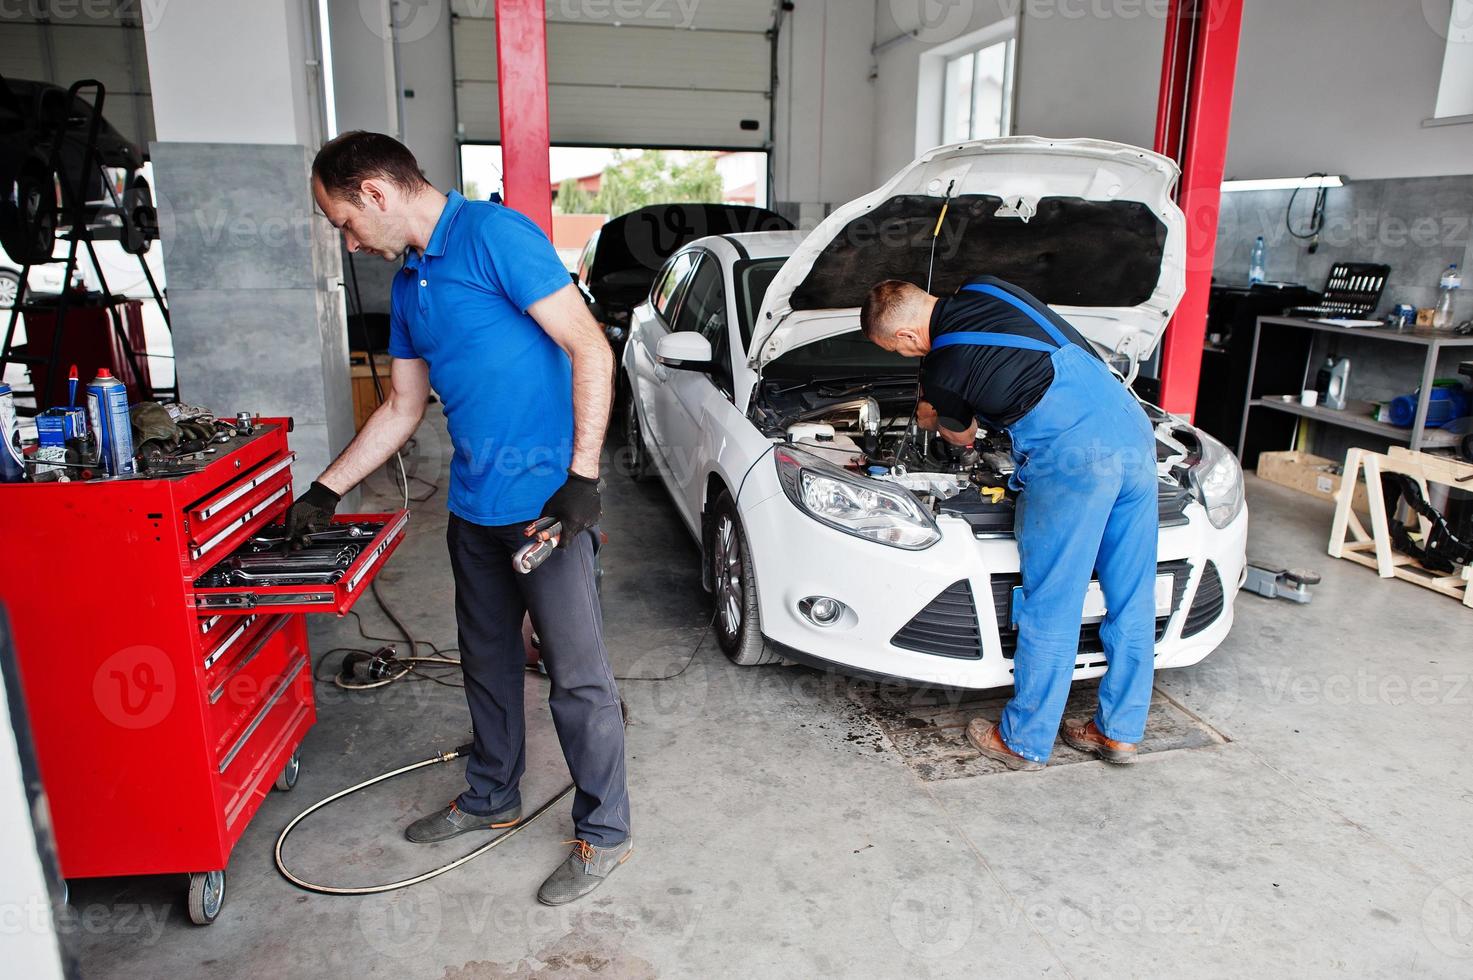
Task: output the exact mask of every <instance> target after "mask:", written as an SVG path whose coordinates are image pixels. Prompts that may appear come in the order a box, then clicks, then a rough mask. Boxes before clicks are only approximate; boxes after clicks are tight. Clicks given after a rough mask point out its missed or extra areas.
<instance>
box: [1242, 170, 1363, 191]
mask: <svg viewBox="0 0 1473 980" xmlns="http://www.w3.org/2000/svg"><path fill="white" fill-rule="evenodd" d="M1344 186H1345V178H1343V177H1341V176H1340V175H1338V174H1331V175H1330V176H1328V177H1325V176H1315V177H1264V178H1262V179H1260V180H1225V181H1223V182H1222V189H1223V192H1224V193H1229V192H1232V191H1292V190H1294V189H1296V188H1298V189H1300V190H1314V189H1315V188H1318V187H1344Z"/></svg>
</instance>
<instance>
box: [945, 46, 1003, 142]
mask: <svg viewBox="0 0 1473 980" xmlns="http://www.w3.org/2000/svg"><path fill="white" fill-rule="evenodd" d="M1013 44H1014V41H1013V39H1012V38H1007V39H1005V40H1001V41H995V42H993V43H991V44H987V45H984V46H982V47H979V48H973V49H972V50H970V51H963V52H962V53H960V54H955V55H952V56H950V57H948V58H947V59H946V69H945V71H944V72H943V80H942V85H943V89H942V96H941V141H942V142H943V143H959V142H962V141H963V140H980V139H990V138H992V137H994V136H1006V135H1008V134H1009V133H1011V132H1012V128H1013V119H1012V115H1013V112H1012V109H1013Z"/></svg>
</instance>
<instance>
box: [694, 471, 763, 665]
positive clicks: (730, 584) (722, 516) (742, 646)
mask: <svg viewBox="0 0 1473 980" xmlns="http://www.w3.org/2000/svg"><path fill="white" fill-rule="evenodd" d="M706 561H707V563H708V564H709V565H710V572H711V595H712V598H713V599H714V600H715V602H716V640H717V642H718V643H720V645H721V651H722V652H723V653H725V654H726V656H727V659H729V660H730V661H731V662H732V663H734V664H737V665H738V666H741V667H755V666H757V665H758V664H773V663H777V662H778V661H779V660H781V659H782V658H781V657H779V656H777V655H776V654H774V653H772V652H771V651H770V650H768V649H767V645H766V643H765V641H764V640H763V639H762V620H761V615H760V614H759V613H758V611H757V577H756V575H755V574H754V573H753V571H752V552H751V548H750V547H749V545H748V543H747V532H746V531H744V530H742V522H741V518H740V517H739V516H738V515H737V510H736V504H735V503H734V502H733V501H732V499H731V494H729V493H727V492H726V491H724V490H723V491H722V493H721V496H720V497H718V498H716V506H715V507H714V508H713V509H712V512H711V533H710V545H709V547H708V548H707V551H706Z"/></svg>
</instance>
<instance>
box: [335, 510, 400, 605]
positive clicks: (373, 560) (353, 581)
mask: <svg viewBox="0 0 1473 980" xmlns="http://www.w3.org/2000/svg"><path fill="white" fill-rule="evenodd" d="M407 523H409V515H408V514H405V515H404V516H403V517H401V518H399V521H398V523H396V524H395V525H394V527H393V528H392V529H391V530H390V531H389V533H388V534H386V535H384V539H383V541H381V542H379V545H378V547H377V548H374V549H373V551H372V552H371V553H370V554H369V556H368V560H367V561H365V562H364V563H363V567H362V568H360V569H358V571H357V572H355V573H353V577H352V578H350V579H348V581H347V590H348V591H349V592H352V591H353V590H354V589H356V588H358V583H359V582H361V581H363V576H365V575H367V574H368V570H369V569H370V568H372V567H373V566H374V565H376V564H377V563H378V560H379V559H380V558H382V557H383V556H384V552H385V551H388V550H389V545H391V544H393V542H394V539H395V538H397V537H398V536H399V535H401V534H403V533H404V525H405V524H407Z"/></svg>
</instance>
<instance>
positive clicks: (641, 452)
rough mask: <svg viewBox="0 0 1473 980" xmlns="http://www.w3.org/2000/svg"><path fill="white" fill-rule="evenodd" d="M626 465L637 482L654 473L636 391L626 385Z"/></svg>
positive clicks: (632, 478) (624, 425)
mask: <svg viewBox="0 0 1473 980" xmlns="http://www.w3.org/2000/svg"><path fill="white" fill-rule="evenodd" d="M622 428H623V430H624V432H623V435H624V454H623V455H624V465H625V466H627V467H628V468H629V478H630V479H631V480H633V481H635V482H636V483H638V482H640V481H642V480H648V479H649V478H650V477H651V476H653V475H654V467H653V466H652V465H651V463H650V453H649V450H648V449H646V448H645V444H644V432H643V430H641V428H640V425H639V406H638V405H637V404H635V399H634V392H633V391H632V390H631V389H630V388H629V386H627V385H626V386H624V424H623V426H622Z"/></svg>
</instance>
